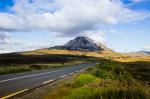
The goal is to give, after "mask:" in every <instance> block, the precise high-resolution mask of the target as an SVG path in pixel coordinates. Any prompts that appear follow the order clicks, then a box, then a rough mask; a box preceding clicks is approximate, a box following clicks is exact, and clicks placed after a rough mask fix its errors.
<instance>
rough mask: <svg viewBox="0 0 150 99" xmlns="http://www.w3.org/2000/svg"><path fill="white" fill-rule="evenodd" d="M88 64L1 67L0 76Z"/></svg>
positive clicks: (78, 62)
mask: <svg viewBox="0 0 150 99" xmlns="http://www.w3.org/2000/svg"><path fill="white" fill-rule="evenodd" d="M82 63H86V61H72V62H67V63H51V64H50V63H49V64H20V65H19V64H14V65H10V66H0V75H4V74H11V73H20V72H28V71H34V70H44V69H51V68H60V67H67V66H72V65H77V64H82Z"/></svg>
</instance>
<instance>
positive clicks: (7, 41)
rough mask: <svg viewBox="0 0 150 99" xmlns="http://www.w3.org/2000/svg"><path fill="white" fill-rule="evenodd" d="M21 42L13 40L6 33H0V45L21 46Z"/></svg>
mask: <svg viewBox="0 0 150 99" xmlns="http://www.w3.org/2000/svg"><path fill="white" fill-rule="evenodd" d="M22 44H24V42H23V41H21V40H16V39H13V38H12V37H11V36H10V35H9V34H8V33H7V32H0V45H22Z"/></svg>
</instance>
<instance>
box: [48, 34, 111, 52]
mask: <svg viewBox="0 0 150 99" xmlns="http://www.w3.org/2000/svg"><path fill="white" fill-rule="evenodd" d="M50 49H67V50H79V51H105V50H107V51H108V50H110V49H108V48H107V47H105V46H104V45H102V44H97V43H95V42H94V41H93V40H92V39H90V38H89V37H84V36H78V37H76V38H75V39H73V40H70V41H69V42H67V43H66V44H65V45H63V46H55V47H51V48H50Z"/></svg>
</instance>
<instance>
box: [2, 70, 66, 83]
mask: <svg viewBox="0 0 150 99" xmlns="http://www.w3.org/2000/svg"><path fill="white" fill-rule="evenodd" d="M63 70H66V69H62V70H56V71H51V72H45V73H40V74H34V75H28V76H22V77H17V78H11V79H6V80H1V81H0V83H1V82H6V81H12V80H17V79H23V78H29V77H34V76H40V75H45V74H49V73H53V72H58V71H63Z"/></svg>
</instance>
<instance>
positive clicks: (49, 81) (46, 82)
mask: <svg viewBox="0 0 150 99" xmlns="http://www.w3.org/2000/svg"><path fill="white" fill-rule="evenodd" d="M53 81H54V79H51V80H48V81H45V82H43V83H42V84H47V83H50V82H53Z"/></svg>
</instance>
